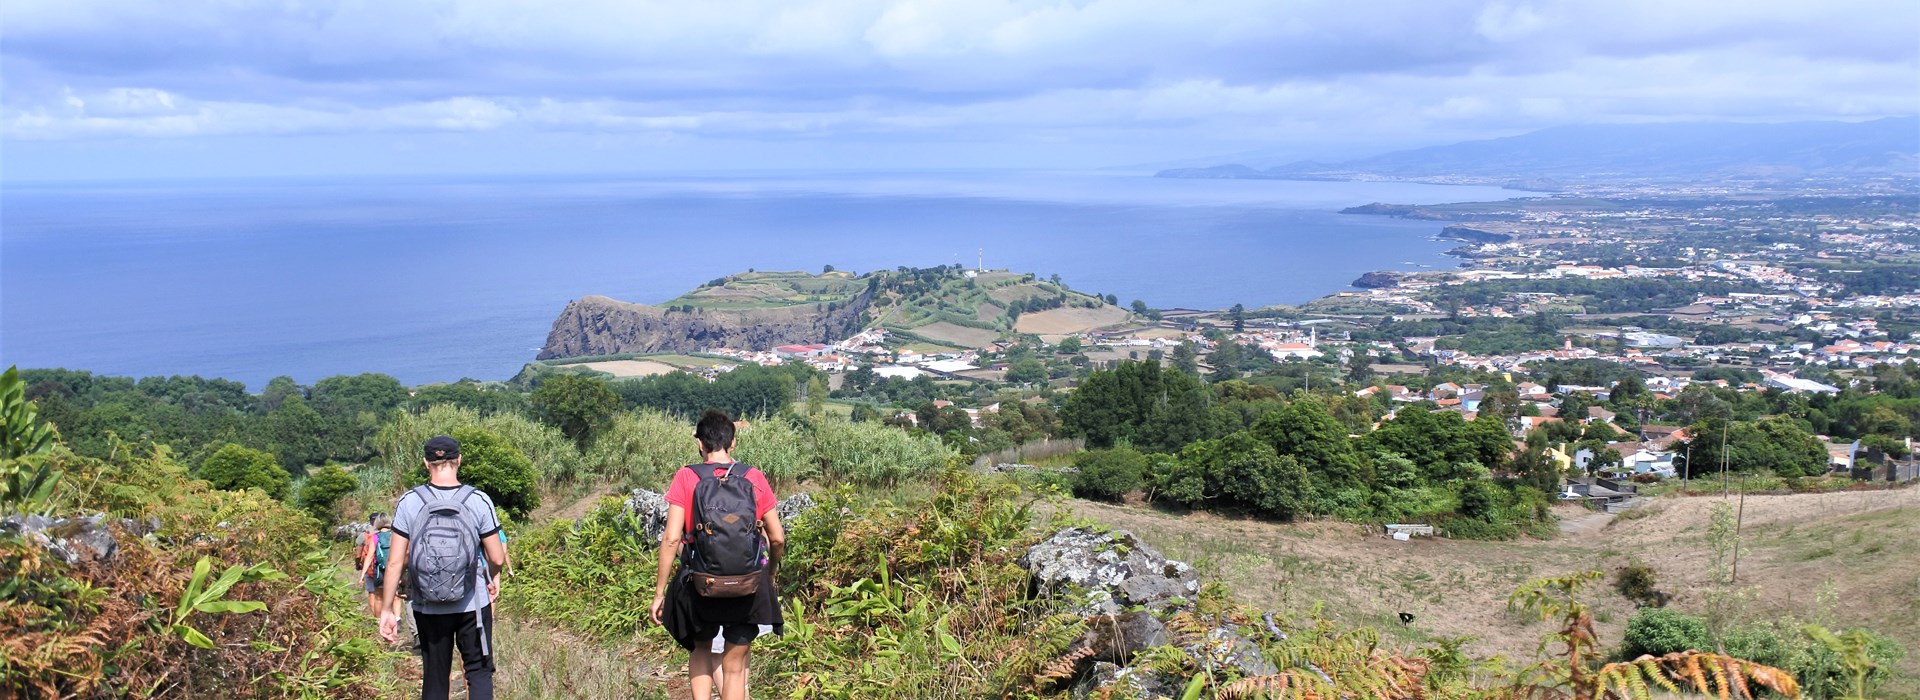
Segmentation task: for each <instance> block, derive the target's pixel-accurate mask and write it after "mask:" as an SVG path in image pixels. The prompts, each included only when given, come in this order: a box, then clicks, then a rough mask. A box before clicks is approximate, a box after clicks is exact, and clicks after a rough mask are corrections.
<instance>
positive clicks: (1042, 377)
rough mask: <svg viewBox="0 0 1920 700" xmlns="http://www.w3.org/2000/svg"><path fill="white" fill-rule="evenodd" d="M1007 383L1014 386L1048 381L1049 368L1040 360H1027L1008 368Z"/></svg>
mask: <svg viewBox="0 0 1920 700" xmlns="http://www.w3.org/2000/svg"><path fill="white" fill-rule="evenodd" d="M1007 381H1008V382H1010V383H1013V384H1034V383H1040V382H1045V381H1047V366H1046V365H1044V364H1041V363H1040V361H1039V360H1034V359H1025V360H1021V361H1019V362H1015V363H1013V364H1012V365H1010V366H1008V367H1007Z"/></svg>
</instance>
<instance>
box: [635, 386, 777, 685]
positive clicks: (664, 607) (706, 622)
mask: <svg viewBox="0 0 1920 700" xmlns="http://www.w3.org/2000/svg"><path fill="white" fill-rule="evenodd" d="M693 436H694V439H695V440H697V441H699V443H700V455H701V457H703V458H704V461H703V462H702V463H700V464H694V465H689V466H687V467H683V468H681V469H680V471H679V472H678V473H676V474H674V476H673V483H672V484H671V485H670V486H668V487H667V499H666V500H667V527H666V531H665V532H664V533H663V534H662V535H661V537H660V566H659V571H658V575H657V576H656V579H655V582H654V583H655V585H654V591H655V593H654V595H653V605H652V607H651V608H650V615H651V616H652V618H653V621H654V622H657V623H661V624H662V625H663V626H665V627H666V630H667V633H668V634H669V635H671V636H672V637H673V639H674V642H675V643H677V644H679V645H680V647H681V648H683V649H686V650H687V651H688V652H689V653H690V655H689V658H688V660H687V677H688V678H687V680H688V683H689V684H690V685H691V686H692V687H693V699H694V700H711V698H712V697H713V691H714V686H715V685H716V683H715V676H716V675H718V676H719V679H718V680H719V682H718V685H719V686H720V700H746V697H747V659H748V654H749V650H750V648H751V645H752V644H753V640H754V638H755V637H758V636H759V635H760V631H761V629H762V626H766V627H769V628H770V629H771V630H772V633H773V634H780V633H781V632H782V629H781V627H782V624H781V618H780V603H779V601H778V600H777V599H776V598H775V596H774V590H773V581H774V573H775V570H776V569H777V568H778V567H779V564H780V558H781V556H783V555H784V554H785V553H786V548H787V533H786V529H785V528H783V527H782V526H781V525H780V513H779V511H776V510H774V505H775V503H776V501H775V499H774V495H773V487H772V486H771V485H769V484H768V483H767V476H766V475H765V474H762V473H760V470H758V469H755V468H753V467H750V466H747V465H745V464H740V463H739V462H735V461H734V460H733V455H732V452H733V446H734V440H733V436H734V424H733V419H731V418H728V417H727V414H725V413H721V412H719V411H714V410H708V411H707V412H706V413H705V414H704V415H702V416H700V422H699V423H698V424H697V425H696V426H695V427H694V431H693ZM683 543H684V544H685V545H686V546H685V547H684V548H683V547H682V544H683ZM675 560H678V561H679V562H680V565H681V566H680V571H679V573H678V574H677V575H676V574H674V566H673V565H674V562H675ZM716 636H718V637H720V638H721V639H722V640H724V641H725V643H726V646H725V647H724V648H723V650H722V651H721V652H719V657H720V658H719V659H717V662H718V663H716V659H715V658H714V657H715V652H714V650H713V642H714V638H715V637H716ZM716 666H717V667H718V668H716ZM716 671H718V673H717V674H716Z"/></svg>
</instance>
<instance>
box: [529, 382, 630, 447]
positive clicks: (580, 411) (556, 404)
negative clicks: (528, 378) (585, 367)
mask: <svg viewBox="0 0 1920 700" xmlns="http://www.w3.org/2000/svg"><path fill="white" fill-rule="evenodd" d="M527 400H528V402H529V403H530V404H532V406H533V410H534V413H535V414H537V415H538V416H539V417H540V420H542V421H544V422H546V423H547V424H548V425H551V426H553V427H556V428H559V429H560V432H561V433H564V434H566V436H567V437H569V438H572V439H573V441H574V443H575V444H578V445H580V446H581V447H585V446H586V445H587V443H589V442H592V440H593V436H594V434H595V433H596V432H598V431H599V430H601V429H602V428H604V427H606V426H607V424H608V423H610V422H612V420H613V413H614V411H618V410H620V396H619V395H618V394H615V393H613V390H612V389H608V388H607V385H606V383H605V382H602V381H600V380H598V379H594V378H591V377H583V376H580V375H574V374H562V375H559V376H556V377H551V378H549V379H547V380H546V381H544V382H541V384H540V388H538V389H534V390H533V394H532V395H530V396H528V397H527Z"/></svg>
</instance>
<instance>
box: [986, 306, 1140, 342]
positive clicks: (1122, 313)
mask: <svg viewBox="0 0 1920 700" xmlns="http://www.w3.org/2000/svg"><path fill="white" fill-rule="evenodd" d="M1125 320H1127V310H1126V309H1122V308H1120V307H1118V306H1102V307H1100V308H1097V309H1089V308H1086V307H1084V306H1083V307H1068V308H1060V309H1048V310H1046V311H1040V312H1035V313H1029V314H1020V320H1019V321H1018V322H1016V323H1015V324H1014V326H1013V327H1014V330H1017V331H1020V332H1021V333H1038V334H1040V335H1042V336H1046V335H1067V334H1070V333H1084V332H1086V331H1090V330H1093V329H1095V328H1105V327H1107V326H1111V325H1114V324H1117V323H1120V322H1123V321H1125Z"/></svg>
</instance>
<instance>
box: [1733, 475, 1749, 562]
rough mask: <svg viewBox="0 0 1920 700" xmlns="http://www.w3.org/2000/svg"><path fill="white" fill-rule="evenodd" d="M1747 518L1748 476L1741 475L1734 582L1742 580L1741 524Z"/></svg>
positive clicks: (1734, 539) (1734, 548) (1734, 554)
mask: <svg viewBox="0 0 1920 700" xmlns="http://www.w3.org/2000/svg"><path fill="white" fill-rule="evenodd" d="M1746 519H1747V476H1746V475H1745V474H1741V475H1740V506H1739V508H1737V509H1735V510H1734V515H1733V581H1732V582H1733V583H1739V582H1740V524H1741V523H1742V522H1745V521H1746Z"/></svg>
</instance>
